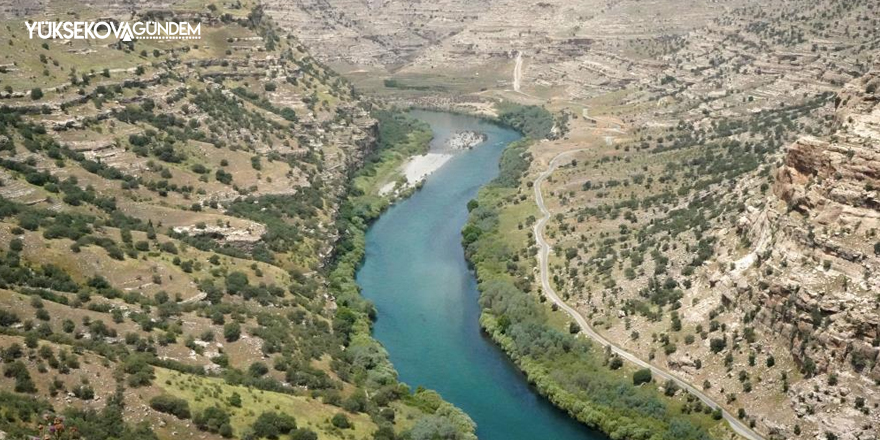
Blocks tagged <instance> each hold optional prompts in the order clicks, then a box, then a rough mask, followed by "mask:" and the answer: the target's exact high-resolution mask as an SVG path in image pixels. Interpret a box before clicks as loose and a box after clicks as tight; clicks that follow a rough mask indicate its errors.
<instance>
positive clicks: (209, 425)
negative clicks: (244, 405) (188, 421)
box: [193, 406, 231, 434]
mask: <svg viewBox="0 0 880 440" xmlns="http://www.w3.org/2000/svg"><path fill="white" fill-rule="evenodd" d="M193 423H195V425H196V426H197V427H198V428H199V429H201V430H203V431H209V432H214V433H220V429H221V428H222V427H223V426H224V425H227V426H228V425H229V414H228V413H227V412H226V411H224V410H223V409H222V408H218V407H216V406H209V407H207V408H205V410H204V411H202V412H200V413H197V414H196V415H195V416H194V417H193ZM230 434H231V432H230Z"/></svg>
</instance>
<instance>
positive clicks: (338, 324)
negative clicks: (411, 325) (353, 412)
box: [329, 111, 476, 440]
mask: <svg viewBox="0 0 880 440" xmlns="http://www.w3.org/2000/svg"><path fill="white" fill-rule="evenodd" d="M377 117H378V119H379V142H378V146H377V149H376V151H375V152H374V153H373V155H372V156H371V157H370V158H369V160H368V161H367V163H366V164H365V165H364V167H363V168H362V169H361V170H359V171H358V172H357V174H356V175H355V176H354V179H353V183H352V184H351V187H350V190H349V195H348V198H347V200H346V201H345V203H344V204H343V205H342V210H341V212H340V215H339V219H338V221H337V224H338V230H339V234H340V240H339V244H338V245H337V248H336V250H337V255H336V259H335V264H334V267H333V270H332V271H331V273H330V276H329V279H330V290H331V292H332V293H333V295H334V296H335V298H336V302H337V307H338V308H337V310H336V315H335V318H334V320H333V329H334V331H336V332H339V333H341V334H343V335H344V340H345V342H346V345H347V348H346V352H347V353H348V355H349V356H350V358H351V359H353V363H354V370H355V371H354V372H353V373H354V374H355V375H356V377H357V379H356V381H357V382H360V383H369V384H371V385H372V388H374V389H378V390H379V391H378V394H377V395H376V396H375V397H373V398H374V399H383V400H395V399H402V400H403V401H404V403H406V404H407V405H410V406H414V407H417V408H419V409H420V410H421V411H422V412H425V413H428V414H430V415H428V416H423V417H421V418H419V419H417V420H416V421H415V423H414V425H413V427H412V429H411V431H410V432H409V435H410V436H411V438H412V439H413V440H415V439H431V438H438V437H436V436H438V435H441V433H446V434H450V433H452V434H454V438H457V439H462V440H468V439H476V436H475V435H474V430H475V428H476V427H475V425H474V423H473V421H472V420H471V419H470V418H469V417H468V416H467V415H466V414H465V413H464V412H462V411H461V410H459V409H458V408H456V407H454V406H453V405H451V404H450V403H448V402H446V401H444V400H443V399H442V398H441V397H440V395H439V394H437V393H436V392H434V391H430V390H424V389H422V388H419V389H418V390H417V391H416V392H415V393H414V394H410V391H409V389H408V388H407V387H406V386H405V385H403V384H401V383H399V382H398V381H397V372H396V371H395V369H394V366H393V365H392V364H391V362H390V360H389V359H388V353H387V352H386V351H385V349H384V348H383V347H382V345H381V344H380V343H379V342H378V341H377V340H376V339H374V338H373V337H372V335H371V325H372V320H373V319H375V318H376V310H375V307H374V306H373V305H372V304H371V303H370V302H369V301H367V300H365V299H364V298H363V297H362V296H361V294H360V289H359V288H358V286H357V284H356V282H355V274H356V272H357V269H358V267H359V266H360V264H361V262H362V261H363V259H364V255H365V252H366V240H365V236H366V231H367V228H368V227H369V224H370V223H371V222H372V221H373V220H375V219H377V218H378V217H379V215H380V214H381V213H382V212H383V211H385V209H387V208H388V206H389V205H390V203H391V200H390V199H389V198H388V197H384V196H380V195H379V188H380V186H381V184H382V182H383V181H385V180H386V179H387V178H388V177H389V175H391V174H393V173H396V172H397V171H396V170H397V169H399V167H400V165H401V164H403V163H404V162H405V161H406V160H407V159H408V158H409V157H411V156H414V155H417V154H423V153H425V152H427V150H428V143H429V142H430V140H431V136H432V135H431V129H430V127H428V125H427V124H425V123H424V122H420V121H418V120H416V119H413V118H410V117H408V116H405V115H404V114H401V113H396V112H384V111H383V112H378V113H377ZM376 438H383V439H391V438H394V437H393V432H388V431H387V430H386V437H378V436H377V437H376ZM443 438H446V437H443Z"/></svg>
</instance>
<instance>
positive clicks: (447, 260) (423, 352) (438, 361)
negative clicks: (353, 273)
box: [357, 111, 606, 440]
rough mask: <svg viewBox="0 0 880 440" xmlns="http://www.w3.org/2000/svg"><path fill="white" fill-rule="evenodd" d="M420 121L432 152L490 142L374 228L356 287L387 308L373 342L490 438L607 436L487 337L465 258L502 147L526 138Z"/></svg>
mask: <svg viewBox="0 0 880 440" xmlns="http://www.w3.org/2000/svg"><path fill="white" fill-rule="evenodd" d="M412 114H413V116H415V117H417V118H419V119H422V120H424V121H426V122H428V123H429V124H430V125H431V127H432V129H433V130H434V135H435V137H434V141H433V142H432V150H436V149H438V148H439V149H442V145H444V143H445V140H446V139H448V137H449V136H450V135H451V134H453V133H455V132H458V131H463V130H474V131H478V132H483V133H486V134H487V135H488V139H487V140H486V141H485V142H484V143H483V144H481V145H479V146H477V147H476V148H474V149H472V150H467V151H464V152H460V153H457V154H456V155H455V157H454V158H452V159H451V160H450V161H449V162H447V163H446V164H445V165H444V166H443V167H442V168H440V169H439V170H437V171H436V172H434V173H433V174H432V175H431V176H429V177H428V179H427V182H426V183H425V185H424V187H423V188H422V189H421V190H420V191H419V192H417V193H415V194H414V195H413V196H412V197H410V198H408V199H406V200H404V201H401V202H400V203H398V204H397V205H395V206H393V207H392V208H390V209H389V210H388V211H387V212H385V213H384V214H383V215H382V216H381V217H380V218H379V219H378V220H377V221H376V222H375V223H374V224H373V225H372V227H371V228H370V230H369V231H368V233H367V251H366V259H365V260H364V265H363V266H362V268H361V269H360V270H359V272H358V275H357V281H358V284H359V285H360V286H361V288H362V289H363V294H364V296H365V297H367V298H368V299H370V300H371V301H373V302H374V303H375V304H376V307H377V308H378V312H379V313H378V319H377V321H376V323H375V327H374V336H375V337H376V338H377V339H378V340H379V341H381V342H382V344H384V346H385V347H386V348H387V349H388V352H389V353H390V356H391V361H392V362H393V363H394V366H395V367H396V368H397V370H398V371H399V372H400V378H401V380H402V381H403V382H405V383H407V384H409V385H410V386H412V387H415V386H418V385H421V386H424V387H427V388H431V389H434V390H437V391H438V392H439V393H440V394H442V395H443V397H444V398H445V399H446V400H448V401H450V402H452V403H453V404H455V405H456V406H458V407H459V408H462V409H463V410H464V411H465V412H467V413H468V415H470V416H471V418H473V419H474V421H475V422H476V423H477V435H478V436H479V438H480V439H482V440H537V439H552V440H599V439H606V437H605V436H603V435H601V434H599V433H597V432H594V431H591V430H589V429H587V428H586V427H584V426H583V425H581V424H579V423H578V422H576V421H574V420H573V419H571V418H569V417H568V416H567V415H566V414H565V413H564V412H562V411H561V410H559V409H557V408H556V407H554V406H553V405H552V404H550V402H549V401H547V400H546V399H545V398H543V397H541V396H540V395H538V394H537V392H536V391H535V390H534V389H532V388H531V387H530V386H529V384H528V383H527V381H526V379H525V377H524V376H523V375H522V374H521V373H520V372H519V371H518V370H517V369H516V366H515V365H513V364H512V363H511V362H510V361H509V359H507V358H506V357H505V354H504V353H503V352H502V351H501V350H500V349H499V348H498V347H497V346H495V345H494V344H493V342H492V341H491V340H490V339H489V338H488V337H487V336H486V335H484V334H483V333H482V332H481V330H480V325H479V316H480V310H479V305H478V304H477V299H478V297H479V293H478V291H477V286H476V279H475V278H474V274H473V273H472V272H471V271H470V270H469V269H468V267H467V264H466V262H465V259H464V251H463V249H462V246H461V228H462V227H463V226H464V223H465V221H466V220H467V214H468V213H467V202H468V201H469V200H471V199H473V198H474V197H475V196H476V194H477V191H478V190H479V188H480V187H481V186H483V185H485V184H486V183H488V182H489V181H490V180H492V179H493V178H494V177H495V176H496V175H497V174H498V161H499V158H500V156H501V152H502V150H503V149H504V147H505V146H506V145H507V144H509V143H510V142H513V141H515V140H517V139H519V138H520V135H519V134H518V133H517V132H515V131H512V130H509V129H506V128H503V127H500V126H497V125H494V124H491V123H488V122H484V121H481V120H479V119H477V118H473V117H468V116H460V115H453V114H447V113H439V112H426V111H414V112H413V113H412Z"/></svg>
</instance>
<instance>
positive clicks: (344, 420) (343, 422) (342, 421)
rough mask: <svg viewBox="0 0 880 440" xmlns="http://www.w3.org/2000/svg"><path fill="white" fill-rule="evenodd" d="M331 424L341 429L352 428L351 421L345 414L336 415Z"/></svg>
mask: <svg viewBox="0 0 880 440" xmlns="http://www.w3.org/2000/svg"><path fill="white" fill-rule="evenodd" d="M330 423H332V424H333V426H335V427H337V428H339V429H348V428H351V420H348V416H346V415H345V414H343V413H336V415H335V416H333V418H332V419H330Z"/></svg>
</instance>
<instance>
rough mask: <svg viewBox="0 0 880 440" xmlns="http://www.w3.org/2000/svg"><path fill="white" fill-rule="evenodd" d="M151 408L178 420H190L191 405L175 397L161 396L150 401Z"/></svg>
mask: <svg viewBox="0 0 880 440" xmlns="http://www.w3.org/2000/svg"><path fill="white" fill-rule="evenodd" d="M150 408H153V409H154V410H156V411H159V412H163V413H167V414H171V415H173V416H175V417H177V418H178V419H188V418H190V411H189V403H188V402H187V401H186V400H184V399H179V398H177V397H174V396H169V395H161V396H156V397H153V398H152V399H150Z"/></svg>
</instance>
